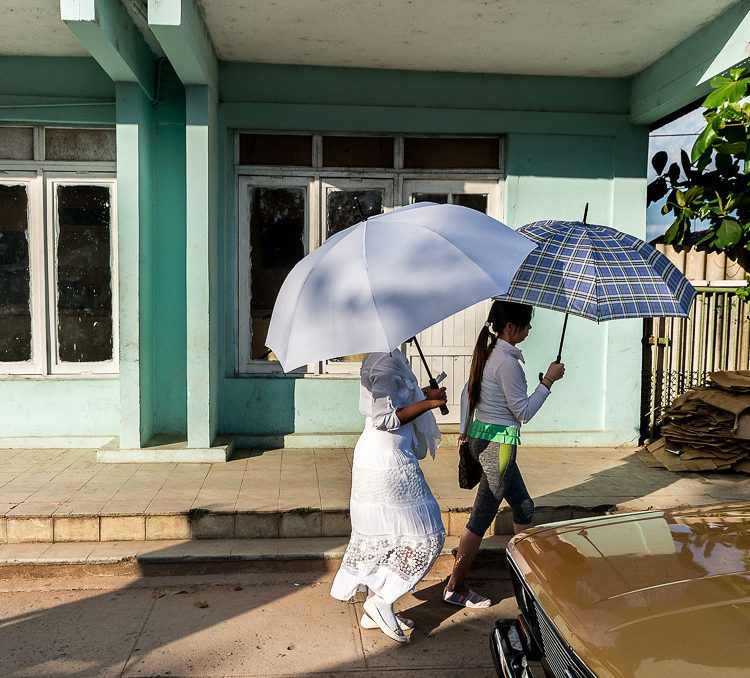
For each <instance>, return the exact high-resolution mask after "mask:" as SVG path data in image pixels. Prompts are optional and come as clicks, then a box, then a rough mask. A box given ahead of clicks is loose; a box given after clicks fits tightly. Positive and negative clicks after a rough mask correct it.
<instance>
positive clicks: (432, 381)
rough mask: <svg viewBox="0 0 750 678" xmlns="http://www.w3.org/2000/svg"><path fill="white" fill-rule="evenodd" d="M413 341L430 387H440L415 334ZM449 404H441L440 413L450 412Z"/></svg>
mask: <svg viewBox="0 0 750 678" xmlns="http://www.w3.org/2000/svg"><path fill="white" fill-rule="evenodd" d="M411 341H413V342H414V345H415V346H416V347H417V351H419V357H420V358H422V364H423V365H424V369H425V372H427V379H428V380H429V382H430V388H440V387H439V386H438V383H437V382H436V381H435V379H434V378H433V376H432V372H430V368H429V367H428V366H427V361H426V360H425V358H424V353H422V347H421V346H420V345H419V342H418V341H417V337H416V336H414V337H412V338H411ZM448 412H449V410H448V406H447V405H441V406H440V414H443V415H445V414H448Z"/></svg>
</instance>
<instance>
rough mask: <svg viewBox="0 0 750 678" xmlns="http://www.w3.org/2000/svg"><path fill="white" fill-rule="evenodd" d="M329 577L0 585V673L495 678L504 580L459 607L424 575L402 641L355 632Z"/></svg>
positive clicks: (409, 601)
mask: <svg viewBox="0 0 750 678" xmlns="http://www.w3.org/2000/svg"><path fill="white" fill-rule="evenodd" d="M438 574H439V575H440V574H443V573H438ZM331 578H332V575H331V574H326V575H318V576H310V575H305V574H304V573H297V574H294V575H293V576H290V575H283V574H281V575H279V574H266V575H258V574H254V575H237V574H233V575H215V574H214V575H210V576H195V575H194V576H179V577H176V576H166V577H149V578H145V579H144V578H128V577H88V578H86V577H84V578H77V579H64V578H56V579H47V580H26V581H12V582H8V581H4V582H0V627H1V628H2V638H3V642H2V643H0V675H2V676H4V677H7V678H17V677H18V678H20V677H24V678H27V677H31V676H44V677H50V678H57V677H68V676H94V677H99V676H127V677H129V678H135V677H145V676H186V677H187V676H191V677H192V676H210V677H213V676H237V677H240V676H247V677H250V676H253V677H259V676H317V677H322V676H337V677H350V678H353V677H355V676H356V677H358V678H365V677H368V678H378V677H381V678H385V677H390V676H394V677H396V676H409V677H412V676H414V677H416V678H428V677H430V678H432V677H434V676H462V677H467V678H489V677H492V676H495V675H496V673H495V670H494V668H493V664H492V657H491V654H490V649H489V633H490V630H491V628H492V625H493V623H494V620H495V619H496V618H498V617H511V616H513V615H515V614H517V612H516V606H515V601H514V599H513V594H512V591H511V585H510V582H509V580H508V579H506V578H504V577H503V576H497V577H494V578H491V579H485V580H477V579H474V584H475V585H477V586H479V587H480V588H481V590H482V592H484V593H486V594H488V595H491V596H492V597H493V598H494V599H495V601H496V602H495V604H494V605H493V606H492V607H491V608H488V609H485V610H465V609H463V608H458V607H455V606H450V605H446V604H445V603H443V602H442V601H441V600H440V590H441V589H442V586H443V583H442V579H441V578H438V577H436V575H435V573H434V572H433V573H431V574H430V575H428V577H427V578H426V579H425V580H423V581H422V582H421V584H420V585H419V586H418V587H417V590H416V591H415V592H414V593H412V594H409V595H406V596H403V597H402V598H401V599H399V601H398V602H397V605H396V608H397V611H398V612H400V613H402V614H404V615H405V616H408V617H409V618H411V619H412V620H413V621H414V622H415V624H416V626H415V628H414V630H412V631H410V632H408V635H409V637H410V639H409V642H408V643H407V644H406V645H399V644H397V643H395V642H393V641H392V640H391V639H390V638H388V637H386V636H385V635H384V634H383V633H381V632H380V631H379V630H364V629H361V628H360V627H359V624H358V620H359V618H360V616H361V614H362V600H363V598H362V597H361V596H360V597H359V599H357V600H356V601H354V602H350V603H342V602H339V601H337V600H334V599H333V598H331V597H330V595H329V594H328V591H329V589H330V581H331ZM537 675H542V674H541V673H538V674H537Z"/></svg>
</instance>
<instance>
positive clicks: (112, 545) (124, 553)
mask: <svg viewBox="0 0 750 678" xmlns="http://www.w3.org/2000/svg"><path fill="white" fill-rule="evenodd" d="M347 542H348V540H347V539H343V538H340V537H333V538H331V537H328V538H326V537H317V538H301V539H217V540H214V541H211V542H204V541H200V542H196V541H189V540H173V541H165V542H160V543H156V542H153V541H131V542H115V541H110V542H80V543H77V544H71V543H67V544H4V545H2V546H0V579H2V578H6V574H7V573H5V572H3V571H2V568H6V567H9V566H12V565H71V564H80V563H89V564H97V565H103V564H118V563H122V562H124V561H134V562H136V563H142V564H149V563H155V564H156V563H158V564H164V563H187V562H194V563H205V562H224V561H276V562H278V561H297V560H340V559H341V558H343V556H344V552H345V551H346V546H347ZM507 545H508V538H507V537H486V538H485V539H483V540H482V544H481V546H480V553H484V554H485V555H487V554H490V555H500V556H502V555H503V554H504V553H505V548H506V546H507ZM457 548H458V537H447V538H446V540H445V544H444V546H443V550H442V552H441V556H447V557H453V556H454V555H455V553H456V549H457Z"/></svg>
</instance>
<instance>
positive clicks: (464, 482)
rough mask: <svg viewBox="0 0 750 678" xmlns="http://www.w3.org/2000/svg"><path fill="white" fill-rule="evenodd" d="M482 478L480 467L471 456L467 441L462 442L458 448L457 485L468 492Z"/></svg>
mask: <svg viewBox="0 0 750 678" xmlns="http://www.w3.org/2000/svg"><path fill="white" fill-rule="evenodd" d="M481 478H482V465H481V464H480V463H479V462H478V461H477V460H476V459H474V457H472V456H471V452H469V441H468V440H464V441H463V442H462V443H461V444H460V445H459V446H458V485H459V487H462V488H463V489H464V490H470V489H471V488H472V487H474V486H475V485H476V484H477V483H478V482H479V481H480V479H481Z"/></svg>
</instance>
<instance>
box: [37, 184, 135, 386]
mask: <svg viewBox="0 0 750 678" xmlns="http://www.w3.org/2000/svg"><path fill="white" fill-rule="evenodd" d="M44 178H45V184H46V193H47V196H46V198H47V199H46V203H47V220H46V223H47V241H46V246H47V252H48V256H47V299H48V300H49V303H48V304H47V313H48V314H49V315H48V323H49V325H48V326H49V331H48V333H47V351H48V364H49V372H50V374H116V373H117V372H118V371H119V362H120V361H119V354H120V351H119V344H120V342H119V334H120V333H119V322H118V320H119V317H120V316H119V312H118V310H119V304H118V280H119V276H118V265H117V190H116V188H117V181H116V179H115V178H113V177H112V176H109V175H106V174H102V173H99V172H91V173H89V174H86V176H84V177H82V176H81V175H80V174H69V173H62V172H54V173H52V172H47V173H45V177H44ZM74 185H81V186H108V187H109V190H110V198H111V199H110V208H109V209H110V214H109V218H110V222H109V224H110V241H109V265H110V271H111V275H112V279H111V280H112V359H111V360H102V361H97V362H66V361H63V360H60V357H59V351H58V347H59V343H58V337H57V331H58V329H57V328H58V322H57V315H58V309H57V240H58V236H59V233H60V227H59V224H58V221H57V191H56V190H55V189H56V187H57V186H74Z"/></svg>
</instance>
